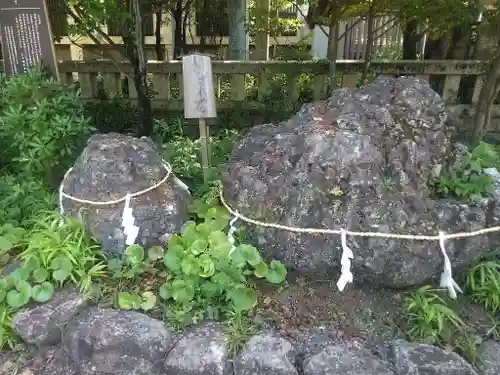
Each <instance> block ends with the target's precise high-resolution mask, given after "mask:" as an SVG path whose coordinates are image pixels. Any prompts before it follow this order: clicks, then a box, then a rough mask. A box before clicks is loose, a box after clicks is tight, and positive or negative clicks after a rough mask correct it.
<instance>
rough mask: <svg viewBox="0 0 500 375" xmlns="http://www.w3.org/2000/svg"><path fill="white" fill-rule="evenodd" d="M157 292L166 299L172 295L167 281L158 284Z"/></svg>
mask: <svg viewBox="0 0 500 375" xmlns="http://www.w3.org/2000/svg"><path fill="white" fill-rule="evenodd" d="M158 294H159V295H160V297H161V298H163V299H164V300H167V299H169V298H170V297H172V293H171V287H170V284H167V283H165V284H162V286H160V289H159V290H158Z"/></svg>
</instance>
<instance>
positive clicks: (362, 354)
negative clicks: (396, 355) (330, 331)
mask: <svg viewBox="0 0 500 375" xmlns="http://www.w3.org/2000/svg"><path fill="white" fill-rule="evenodd" d="M303 369H304V375H360V374H363V375H394V372H393V371H392V369H391V367H390V365H389V364H388V363H385V362H383V361H382V360H380V359H379V358H377V357H376V356H374V355H373V354H372V353H371V352H370V351H369V350H367V349H366V348H364V347H363V346H362V345H361V344H359V343H357V342H346V343H341V344H337V345H331V346H328V347H326V348H325V349H323V350H322V351H321V352H319V353H318V354H315V355H313V356H310V357H308V358H306V360H305V361H304V363H303Z"/></svg>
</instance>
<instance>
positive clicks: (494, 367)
mask: <svg viewBox="0 0 500 375" xmlns="http://www.w3.org/2000/svg"><path fill="white" fill-rule="evenodd" d="M477 351H478V353H479V356H480V358H481V363H480V364H479V366H478V367H479V369H478V373H479V375H498V374H500V343H498V342H496V341H493V340H488V341H484V342H483V343H481V345H479V347H478V349H477Z"/></svg>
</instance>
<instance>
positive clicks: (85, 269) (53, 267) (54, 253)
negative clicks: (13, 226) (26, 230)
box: [19, 213, 106, 291]
mask: <svg viewBox="0 0 500 375" xmlns="http://www.w3.org/2000/svg"><path fill="white" fill-rule="evenodd" d="M62 219H63V221H62V222H61V216H60V215H59V214H57V213H49V214H46V216H42V217H41V218H40V219H39V220H38V221H36V222H35V224H34V228H33V230H32V231H30V236H29V238H28V239H27V241H26V244H25V249H24V250H23V251H22V252H21V254H20V255H19V258H20V259H21V260H22V261H23V262H24V264H25V265H26V267H28V268H29V269H31V270H32V271H33V275H34V277H35V279H36V280H37V281H39V282H44V281H48V282H51V283H53V284H54V285H56V286H58V287H62V286H63V285H65V284H67V283H69V282H71V283H73V284H75V285H77V286H79V287H80V288H81V289H82V291H88V290H89V288H90V286H91V284H92V280H93V279H95V278H98V277H102V276H104V275H105V274H106V265H105V263H104V256H103V254H102V252H101V251H100V248H99V246H98V245H97V243H96V242H95V241H94V240H93V239H92V238H89V237H88V235H87V234H86V232H85V228H84V226H83V224H82V223H81V222H79V221H76V220H72V219H69V218H62Z"/></svg>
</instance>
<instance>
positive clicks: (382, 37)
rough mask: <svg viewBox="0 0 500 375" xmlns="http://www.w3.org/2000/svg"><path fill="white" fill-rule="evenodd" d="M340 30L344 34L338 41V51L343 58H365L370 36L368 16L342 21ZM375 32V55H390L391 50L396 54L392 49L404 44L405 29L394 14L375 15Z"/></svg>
mask: <svg viewBox="0 0 500 375" xmlns="http://www.w3.org/2000/svg"><path fill="white" fill-rule="evenodd" d="M339 31H340V35H343V37H342V38H340V40H339V42H338V43H339V48H338V51H339V52H340V53H342V58H344V59H352V60H363V59H364V58H365V50H366V41H367V37H368V21H367V20H366V18H361V19H360V18H356V19H353V20H349V21H345V22H341V23H340V29H339ZM373 34H374V41H373V47H372V53H373V54H374V55H375V56H376V55H389V54H391V52H392V54H394V52H393V51H392V50H397V48H398V47H400V46H402V44H403V31H402V28H401V25H400V24H399V23H398V22H397V20H396V18H395V17H394V16H392V15H383V16H379V17H375V19H374V22H373ZM391 49H392V50H391ZM339 58H340V57H339ZM385 58H387V57H385ZM395 58H396V57H395Z"/></svg>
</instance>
